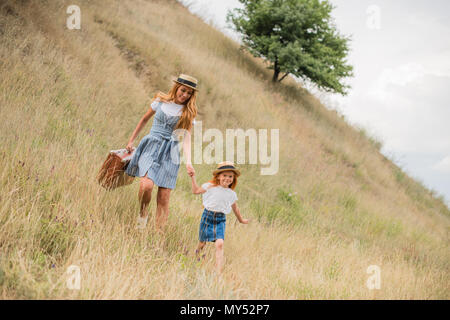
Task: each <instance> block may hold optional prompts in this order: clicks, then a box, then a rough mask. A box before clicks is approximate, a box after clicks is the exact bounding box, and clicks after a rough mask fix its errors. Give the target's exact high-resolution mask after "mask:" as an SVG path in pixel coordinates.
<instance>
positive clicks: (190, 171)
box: [186, 163, 195, 177]
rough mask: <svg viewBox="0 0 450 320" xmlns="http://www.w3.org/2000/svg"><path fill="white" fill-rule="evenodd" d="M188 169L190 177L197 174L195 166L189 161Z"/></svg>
mask: <svg viewBox="0 0 450 320" xmlns="http://www.w3.org/2000/svg"><path fill="white" fill-rule="evenodd" d="M186 170H187V173H188V175H189V176H190V177H193V176H195V170H194V167H193V166H192V164H189V163H188V164H186Z"/></svg>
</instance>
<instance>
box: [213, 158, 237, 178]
mask: <svg viewBox="0 0 450 320" xmlns="http://www.w3.org/2000/svg"><path fill="white" fill-rule="evenodd" d="M223 171H233V172H234V173H235V174H236V177H239V176H240V175H241V172H240V171H239V169H237V168H236V167H235V166H234V164H233V162H230V161H225V162H221V163H219V164H218V165H217V169H216V170H215V171H214V172H213V175H216V174H219V173H221V172H223Z"/></svg>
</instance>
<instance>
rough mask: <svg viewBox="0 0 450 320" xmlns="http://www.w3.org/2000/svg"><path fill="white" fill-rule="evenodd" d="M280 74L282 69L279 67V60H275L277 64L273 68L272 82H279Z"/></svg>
mask: <svg viewBox="0 0 450 320" xmlns="http://www.w3.org/2000/svg"><path fill="white" fill-rule="evenodd" d="M279 74H280V67H278V58H275V63H274V66H273V78H272V82H277V81H278V76H279Z"/></svg>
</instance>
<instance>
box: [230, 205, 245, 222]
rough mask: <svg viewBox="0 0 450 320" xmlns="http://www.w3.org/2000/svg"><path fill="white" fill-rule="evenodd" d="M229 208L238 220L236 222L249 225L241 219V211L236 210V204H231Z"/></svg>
mask: <svg viewBox="0 0 450 320" xmlns="http://www.w3.org/2000/svg"><path fill="white" fill-rule="evenodd" d="M231 208H232V209H233V212H234V215H235V216H236V218H237V219H238V221H239V222H240V223H243V224H247V223H249V220H248V219H243V218H242V216H241V211H240V210H239V208H238V206H237V202H235V203H233V204H232V205H231Z"/></svg>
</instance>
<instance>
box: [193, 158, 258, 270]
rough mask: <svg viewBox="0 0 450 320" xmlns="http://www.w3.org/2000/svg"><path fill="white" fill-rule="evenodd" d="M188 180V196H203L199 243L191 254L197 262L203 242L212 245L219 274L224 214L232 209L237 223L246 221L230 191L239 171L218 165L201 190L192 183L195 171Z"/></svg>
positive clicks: (223, 236) (228, 163) (223, 238)
mask: <svg viewBox="0 0 450 320" xmlns="http://www.w3.org/2000/svg"><path fill="white" fill-rule="evenodd" d="M189 175H190V176H191V180H192V193H194V194H203V196H202V198H203V206H204V207H205V210H204V211H203V215H202V219H201V222H200V230H199V244H198V247H197V250H196V251H195V254H196V256H197V259H198V258H199V256H200V251H201V250H202V249H203V248H204V247H205V245H206V242H215V245H216V270H217V273H218V274H220V273H221V272H222V267H223V242H224V240H225V222H226V215H227V214H229V213H230V212H231V209H233V212H234V214H235V215H236V218H237V219H238V220H239V222H240V223H243V224H247V223H248V222H249V220H247V219H243V218H242V216H241V213H240V211H239V208H238V206H237V204H236V200H237V195H236V192H234V188H235V187H236V184H237V177H239V176H240V172H239V170H238V169H236V168H235V167H234V165H233V163H232V162H228V161H226V162H222V163H219V165H218V167H217V170H215V171H214V172H213V179H212V180H211V181H209V182H207V183H204V184H202V186H201V187H199V186H198V185H197V182H196V181H195V172H193V173H189Z"/></svg>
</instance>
